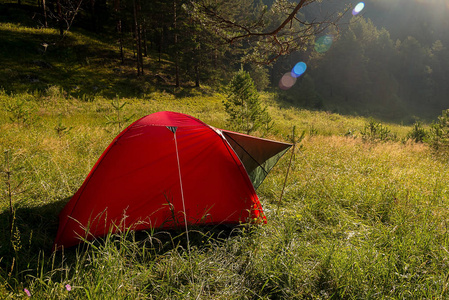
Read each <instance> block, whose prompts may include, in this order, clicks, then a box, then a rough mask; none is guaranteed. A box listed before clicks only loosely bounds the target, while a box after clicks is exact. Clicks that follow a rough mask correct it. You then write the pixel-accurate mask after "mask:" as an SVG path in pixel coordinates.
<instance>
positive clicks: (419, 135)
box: [406, 121, 428, 143]
mask: <svg viewBox="0 0 449 300" xmlns="http://www.w3.org/2000/svg"><path fill="white" fill-rule="evenodd" d="M427 137H428V133H427V131H426V130H425V129H424V128H423V127H422V124H421V122H419V121H418V122H415V124H413V128H412V130H411V131H410V132H409V133H408V134H407V136H406V138H407V139H411V140H413V141H414V142H415V143H423V142H424V141H425V140H426V139H427Z"/></svg>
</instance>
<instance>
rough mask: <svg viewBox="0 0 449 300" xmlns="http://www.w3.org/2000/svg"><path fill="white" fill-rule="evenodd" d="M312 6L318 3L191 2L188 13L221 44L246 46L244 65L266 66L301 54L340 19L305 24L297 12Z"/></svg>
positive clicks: (306, 0) (303, 0)
mask: <svg viewBox="0 0 449 300" xmlns="http://www.w3.org/2000/svg"><path fill="white" fill-rule="evenodd" d="M315 2H317V3H318V2H320V1H318V0H300V1H299V3H291V2H289V1H285V0H276V1H275V2H274V3H273V4H272V5H271V8H270V9H268V7H267V6H266V5H262V4H261V2H259V1H245V0H238V1H227V0H216V1H208V0H201V1H193V0H192V1H190V3H189V8H188V10H189V11H190V12H191V13H192V14H193V15H194V16H195V17H196V18H197V20H198V21H199V22H201V23H202V24H203V25H204V26H210V27H212V28H214V29H215V32H216V33H217V35H219V36H220V37H221V39H222V40H223V43H229V44H238V43H240V44H241V45H243V46H244V45H246V46H247V47H245V48H246V55H245V57H244V58H245V59H246V61H253V62H257V63H261V64H270V63H271V62H273V61H275V60H276V59H277V58H279V57H280V56H282V55H287V54H290V53H293V52H295V51H298V50H304V48H305V47H306V46H307V45H308V44H309V43H310V42H311V40H313V37H314V36H315V35H316V34H319V33H321V32H323V31H324V30H326V29H327V28H328V27H329V26H332V25H336V23H337V22H338V20H339V19H340V18H341V17H342V15H343V14H334V15H326V16H324V17H323V18H322V20H320V21H315V20H312V21H309V20H307V19H306V18H305V17H304V15H302V14H300V10H301V9H302V8H304V7H306V6H308V5H310V4H312V3H315ZM248 8H249V9H248ZM275 20H276V21H279V22H273V21H275ZM279 23H280V24H279ZM248 46H249V47H248Z"/></svg>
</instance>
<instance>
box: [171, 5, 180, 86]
mask: <svg viewBox="0 0 449 300" xmlns="http://www.w3.org/2000/svg"><path fill="white" fill-rule="evenodd" d="M176 9H177V7H176V0H174V1H173V29H174V31H175V36H174V42H173V44H174V47H175V86H176V87H179V86H180V85H179V57H178V55H179V53H178V32H177V21H178V20H177V15H176Z"/></svg>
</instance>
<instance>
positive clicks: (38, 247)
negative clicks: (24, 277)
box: [0, 198, 70, 270]
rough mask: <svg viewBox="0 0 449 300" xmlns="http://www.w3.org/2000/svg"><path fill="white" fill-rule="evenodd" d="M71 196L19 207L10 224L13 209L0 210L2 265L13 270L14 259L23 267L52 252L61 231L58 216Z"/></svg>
mask: <svg viewBox="0 0 449 300" xmlns="http://www.w3.org/2000/svg"><path fill="white" fill-rule="evenodd" d="M69 199H70V198H65V199H61V200H59V201H56V202H52V203H49V204H46V205H42V206H35V207H19V208H17V209H16V212H15V217H14V218H13V222H14V225H13V229H14V230H12V231H11V226H10V222H11V221H10V220H11V216H10V212H9V209H6V210H4V211H2V212H1V213H0V228H1V229H0V268H1V269H4V270H7V269H11V266H12V262H13V260H14V261H15V264H16V266H17V264H18V267H19V269H22V270H23V268H24V267H26V268H33V267H34V266H37V263H38V259H39V255H40V254H41V253H42V252H43V253H44V254H45V255H50V254H51V248H52V246H53V241H54V238H55V237H56V232H57V230H58V215H59V212H60V211H61V209H62V208H63V207H64V205H65V204H66V203H67V201H68V200H69Z"/></svg>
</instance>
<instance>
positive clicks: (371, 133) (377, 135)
mask: <svg viewBox="0 0 449 300" xmlns="http://www.w3.org/2000/svg"><path fill="white" fill-rule="evenodd" d="M361 133H362V139H364V140H370V141H379V140H380V141H387V140H394V135H393V134H391V132H390V129H388V128H387V127H385V126H383V125H382V123H379V122H376V121H375V120H374V119H371V120H370V121H369V122H368V124H366V125H365V128H364V129H363V130H362V132H361Z"/></svg>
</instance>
